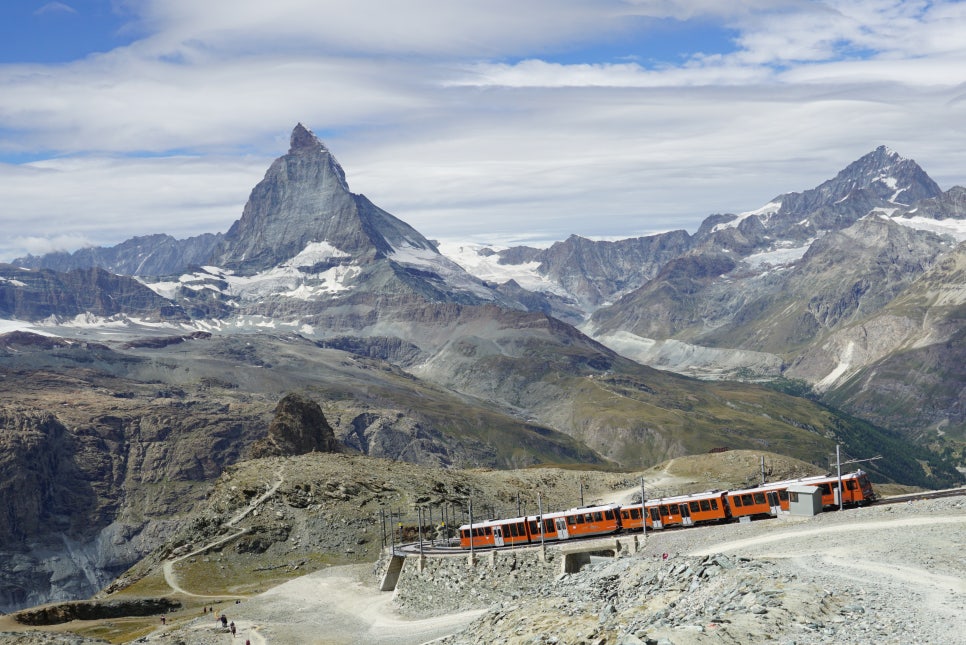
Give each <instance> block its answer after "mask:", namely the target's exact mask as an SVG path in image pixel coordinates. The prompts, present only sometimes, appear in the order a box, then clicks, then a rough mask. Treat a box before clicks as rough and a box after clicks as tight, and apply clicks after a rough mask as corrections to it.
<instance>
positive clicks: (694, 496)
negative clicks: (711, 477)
mask: <svg viewBox="0 0 966 645" xmlns="http://www.w3.org/2000/svg"><path fill="white" fill-rule="evenodd" d="M724 492H725V491H722V490H709V491H704V492H703V493H689V494H687V495H675V496H673V497H655V498H654V499H649V500H647V502H646V503H647V504H649V505H652V506H660V505H662V504H680V503H681V502H692V501H696V500H699V499H711V498H718V497H721V494H722V493H724ZM625 506H640V504H639V503H638V504H625Z"/></svg>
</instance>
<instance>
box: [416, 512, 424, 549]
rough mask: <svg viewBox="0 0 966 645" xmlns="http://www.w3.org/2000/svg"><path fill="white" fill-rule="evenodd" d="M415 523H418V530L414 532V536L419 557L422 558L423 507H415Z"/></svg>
mask: <svg viewBox="0 0 966 645" xmlns="http://www.w3.org/2000/svg"><path fill="white" fill-rule="evenodd" d="M416 521H417V522H419V528H418V529H417V530H416V535H417V536H418V538H419V557H420V558H422V557H423V507H422V506H417V507H416Z"/></svg>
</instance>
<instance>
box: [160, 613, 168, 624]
mask: <svg viewBox="0 0 966 645" xmlns="http://www.w3.org/2000/svg"><path fill="white" fill-rule="evenodd" d="M166 620H167V617H166V616H165V615H164V614H161V624H162V625H164V624H165V621H166Z"/></svg>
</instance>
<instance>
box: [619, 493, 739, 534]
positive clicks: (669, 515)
mask: <svg viewBox="0 0 966 645" xmlns="http://www.w3.org/2000/svg"><path fill="white" fill-rule="evenodd" d="M637 506H638V507H640V504H638V505H637ZM645 507H646V508H647V517H646V520H645V522H646V524H647V528H649V529H663V528H668V527H671V526H694V525H696V524H708V523H712V522H723V521H725V520H728V519H730V518H731V514H730V512H729V509H728V504H727V503H726V502H725V492H724V491H708V492H706V493H695V494H693V495H679V496H677V497H664V498H661V499H652V500H648V501H647V503H646V504H645Z"/></svg>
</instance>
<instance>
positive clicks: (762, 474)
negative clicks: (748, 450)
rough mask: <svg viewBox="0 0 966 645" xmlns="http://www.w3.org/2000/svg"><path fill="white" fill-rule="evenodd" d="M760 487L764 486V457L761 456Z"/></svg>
mask: <svg viewBox="0 0 966 645" xmlns="http://www.w3.org/2000/svg"><path fill="white" fill-rule="evenodd" d="M761 485H762V486H764V485H765V455H762V456H761Z"/></svg>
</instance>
